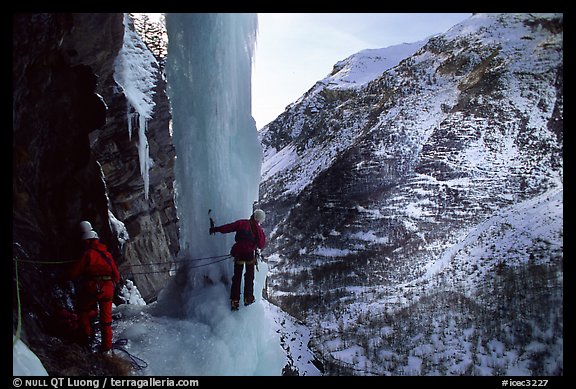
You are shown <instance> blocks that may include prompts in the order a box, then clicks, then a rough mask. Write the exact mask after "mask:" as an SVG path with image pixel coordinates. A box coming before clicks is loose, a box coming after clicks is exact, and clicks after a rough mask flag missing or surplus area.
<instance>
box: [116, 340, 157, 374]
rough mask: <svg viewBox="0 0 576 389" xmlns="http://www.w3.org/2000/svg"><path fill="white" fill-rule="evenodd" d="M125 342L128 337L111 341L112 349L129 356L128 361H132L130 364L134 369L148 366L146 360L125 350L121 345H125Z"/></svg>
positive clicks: (126, 342)
mask: <svg viewBox="0 0 576 389" xmlns="http://www.w3.org/2000/svg"><path fill="white" fill-rule="evenodd" d="M127 344H128V339H118V340H117V341H115V342H114V343H112V349H114V350H119V351H122V352H124V353H126V355H128V358H130V363H132V366H134V368H135V369H136V370H142V369H146V368H147V367H148V362H146V361H145V360H143V359H142V358H139V357H137V356H135V355H133V354H130V353H129V352H128V350H126V349H125V348H124V347H122V346H126V345H127Z"/></svg>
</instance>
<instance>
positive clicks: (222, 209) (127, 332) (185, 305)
mask: <svg viewBox="0 0 576 389" xmlns="http://www.w3.org/2000/svg"><path fill="white" fill-rule="evenodd" d="M166 27H167V31H168V42H169V43H168V57H167V63H166V76H167V81H168V94H169V98H170V103H171V107H172V118H173V122H172V132H173V139H174V144H175V147H176V156H177V157H176V165H175V169H176V171H175V173H176V188H177V189H176V190H177V193H176V202H177V208H178V216H179V219H180V228H181V230H180V247H181V250H180V252H181V258H180V259H182V261H181V262H180V263H181V266H180V268H179V269H178V271H177V274H176V275H175V277H173V278H172V280H171V282H170V283H169V284H168V286H167V287H166V288H165V289H164V290H163V291H162V293H161V294H160V296H159V298H158V301H157V303H155V304H152V305H150V306H146V307H134V306H132V305H121V306H119V307H118V310H119V311H120V312H121V313H122V316H123V320H122V321H120V322H118V324H117V327H116V328H115V333H117V334H118V336H119V337H121V338H127V339H128V340H129V344H130V350H131V352H132V353H134V354H135V355H138V356H139V357H140V358H143V359H144V360H146V361H148V362H149V366H148V368H147V369H145V370H143V371H142V374H147V375H167V376H169V375H280V374H281V373H282V368H283V367H284V366H285V364H286V361H287V360H286V355H285V353H284V351H283V349H282V347H281V345H280V336H279V335H278V334H277V333H276V332H275V330H274V320H273V318H272V317H271V307H270V306H269V304H268V303H267V302H266V301H264V300H263V299H262V289H263V287H264V280H265V277H266V271H267V266H266V264H265V263H262V264H261V265H260V270H259V272H257V273H256V277H255V284H254V292H255V293H254V295H255V297H256V303H254V304H252V305H250V306H248V307H244V306H241V307H240V310H239V311H237V312H232V311H230V303H229V293H230V281H231V278H232V268H233V266H232V262H231V259H230V258H226V259H225V260H224V261H220V262H217V263H212V262H213V261H204V260H197V258H205V257H215V256H221V255H226V254H228V253H229V251H230V247H231V246H232V243H233V238H234V236H233V235H234V234H228V235H224V234H216V235H209V233H208V229H209V216H208V210H209V209H212V217H213V218H214V219H215V222H216V224H224V223H228V222H232V221H234V220H236V219H239V218H248V217H249V216H250V214H251V212H252V204H253V202H254V201H255V200H257V199H258V187H259V183H260V165H261V157H262V150H261V146H260V143H259V141H258V138H257V131H256V125H255V122H254V120H253V118H252V116H251V89H250V88H251V83H250V80H251V68H252V53H253V49H254V44H255V36H256V28H257V19H256V15H249V14H166Z"/></svg>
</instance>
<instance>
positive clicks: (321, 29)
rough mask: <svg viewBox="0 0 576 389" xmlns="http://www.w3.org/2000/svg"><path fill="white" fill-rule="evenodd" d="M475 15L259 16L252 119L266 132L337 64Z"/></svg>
mask: <svg viewBox="0 0 576 389" xmlns="http://www.w3.org/2000/svg"><path fill="white" fill-rule="evenodd" d="M469 16H471V14H470V13H284V14H282V13H259V14H258V38H257V42H256V52H255V56H254V64H253V68H252V116H253V117H254V120H255V121H256V128H258V129H261V128H262V127H264V126H265V125H266V124H268V123H269V122H271V121H273V120H274V119H276V117H278V115H280V114H281V113H282V112H284V110H285V108H286V106H288V105H289V104H291V103H293V102H295V101H296V100H298V98H300V97H301V96H302V95H303V94H304V93H306V92H307V91H308V90H309V89H310V88H311V87H312V86H313V85H314V84H315V83H316V81H319V80H321V79H323V78H324V77H326V76H327V75H328V74H329V73H330V72H331V71H332V67H333V66H334V64H336V62H338V61H340V60H343V59H345V58H347V57H348V56H350V55H352V54H354V53H357V52H359V51H361V50H364V49H378V48H384V47H388V46H392V45H396V44H400V43H412V42H416V41H419V40H422V39H424V38H427V37H429V36H431V35H434V34H438V33H444V32H446V31H448V30H449V29H450V28H451V27H452V26H454V25H455V24H458V23H459V22H461V21H463V20H465V19H467V18H468V17H469Z"/></svg>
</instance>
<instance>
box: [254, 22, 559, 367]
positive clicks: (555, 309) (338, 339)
mask: <svg viewBox="0 0 576 389" xmlns="http://www.w3.org/2000/svg"><path fill="white" fill-rule="evenodd" d="M562 132H563V16H562V15H561V14H476V15H474V16H472V17H470V18H469V19H468V20H466V21H464V22H462V23H460V24H458V25H456V26H454V27H453V28H452V29H450V30H449V31H448V32H447V33H445V34H441V35H437V36H434V37H431V38H429V39H427V40H425V41H423V42H418V43H415V44H412V45H400V46H395V47H391V48H387V49H379V50H365V51H362V52H360V53H358V54H356V55H353V56H351V57H349V58H347V59H345V60H343V61H341V62H339V63H337V64H336V65H335V66H334V69H333V71H332V72H331V74H329V75H328V76H327V77H326V78H325V79H323V80H321V81H319V82H318V83H316V84H315V85H314V86H313V87H312V88H311V89H310V90H309V91H308V92H307V93H306V94H305V95H304V96H302V97H301V98H300V99H299V100H298V101H296V102H295V103H294V104H292V105H290V106H289V107H287V109H286V111H285V112H284V113H283V114H282V115H280V116H279V117H278V118H277V119H276V120H275V121H273V122H272V123H270V124H268V125H267V126H266V127H264V128H263V129H262V131H261V133H260V138H261V142H262V144H263V146H264V161H263V165H262V176H263V178H262V183H261V186H260V192H261V199H262V206H263V207H265V208H266V209H267V212H268V217H267V220H268V222H267V223H266V224H267V227H268V228H269V231H268V232H269V233H270V245H269V248H268V249H267V253H268V254H269V261H270V265H271V272H272V274H271V276H270V277H269V279H268V284H267V285H268V286H267V294H268V297H269V299H270V300H271V301H272V302H274V303H276V304H278V305H279V306H280V307H282V308H283V309H284V310H286V311H288V312H291V313H292V314H293V315H294V316H295V317H297V318H299V319H301V320H303V321H304V322H305V323H306V324H307V327H308V328H309V329H310V332H311V339H312V341H311V346H312V347H313V349H314V350H315V351H316V353H317V355H316V356H317V357H318V358H319V359H321V360H323V362H324V365H325V369H326V373H328V374H359V375H370V374H378V375H381V374H384V375H439V374H440V375H463V374H465V375H558V374H563V351H562V347H563V335H562V333H563V311H562V301H563V213H562V212H563V160H562V153H563V134H562Z"/></svg>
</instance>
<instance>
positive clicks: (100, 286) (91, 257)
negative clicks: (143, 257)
mask: <svg viewBox="0 0 576 389" xmlns="http://www.w3.org/2000/svg"><path fill="white" fill-rule="evenodd" d="M80 230H81V233H82V240H83V241H84V243H85V251H84V253H83V254H82V256H81V257H80V259H79V260H78V261H75V262H74V263H73V264H72V265H71V267H70V269H69V270H68V273H67V278H69V279H72V280H76V279H80V280H81V288H80V291H79V295H78V300H77V306H76V309H77V314H78V320H79V324H80V328H81V330H82V332H83V334H84V335H85V337H86V339H85V341H86V342H87V343H89V341H90V339H91V338H92V337H93V336H94V333H93V330H92V325H91V323H90V320H91V318H93V317H94V316H95V313H96V312H97V310H98V309H99V311H100V331H101V334H102V344H101V345H100V351H101V352H106V351H108V350H110V349H111V348H112V299H113V298H114V291H115V288H116V284H118V282H119V281H120V274H119V273H118V268H117V267H116V263H115V262H114V258H113V257H112V254H110V253H109V252H108V249H107V247H106V245H104V244H102V243H100V241H99V240H98V234H97V233H96V231H94V230H93V229H92V226H91V225H90V223H89V222H87V221H83V222H81V223H80Z"/></svg>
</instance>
